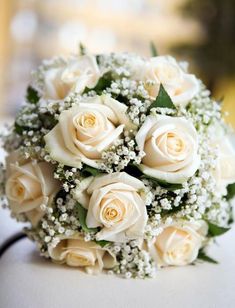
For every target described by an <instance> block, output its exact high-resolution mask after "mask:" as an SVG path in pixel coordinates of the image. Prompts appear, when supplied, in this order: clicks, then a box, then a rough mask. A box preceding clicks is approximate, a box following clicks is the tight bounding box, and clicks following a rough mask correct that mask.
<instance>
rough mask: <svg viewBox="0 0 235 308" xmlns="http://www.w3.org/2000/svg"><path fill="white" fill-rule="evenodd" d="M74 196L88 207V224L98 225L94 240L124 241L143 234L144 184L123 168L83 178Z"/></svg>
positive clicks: (92, 226) (90, 226)
mask: <svg viewBox="0 0 235 308" xmlns="http://www.w3.org/2000/svg"><path fill="white" fill-rule="evenodd" d="M84 181H85V182H84V183H82V185H80V186H79V187H78V188H76V189H75V190H74V198H75V199H76V200H78V202H80V203H81V204H82V205H83V206H84V207H85V208H87V210H88V212H87V218H86V223H87V226H88V227H89V228H96V227H101V230H100V232H98V233H97V235H96V239H97V240H108V241H113V242H125V241H128V240H131V239H139V238H142V237H143V234H144V228H145V225H146V222H147V211H146V207H145V202H144V199H143V198H144V196H143V195H142V193H141V190H143V188H144V184H143V183H142V182H141V181H140V180H138V179H136V178H134V177H132V176H130V175H129V174H127V173H125V172H116V173H113V174H109V175H103V176H99V177H96V178H93V177H90V178H87V179H85V180H84Z"/></svg>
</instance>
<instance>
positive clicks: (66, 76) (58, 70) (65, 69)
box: [43, 55, 100, 100]
mask: <svg viewBox="0 0 235 308" xmlns="http://www.w3.org/2000/svg"><path fill="white" fill-rule="evenodd" d="M99 78H100V71H99V68H98V65H97V63H96V59H95V57H93V56H90V55H84V56H80V57H77V58H75V57H73V58H71V59H70V60H69V61H68V63H66V64H64V65H62V66H59V67H55V68H50V69H48V70H47V71H45V73H44V95H43V98H44V99H53V100H60V99H64V98H65V97H66V96H67V95H68V94H69V93H70V92H71V91H75V92H77V93H81V92H82V91H83V90H84V89H85V88H86V87H88V88H92V87H94V86H95V85H96V83H97V81H98V80H99Z"/></svg>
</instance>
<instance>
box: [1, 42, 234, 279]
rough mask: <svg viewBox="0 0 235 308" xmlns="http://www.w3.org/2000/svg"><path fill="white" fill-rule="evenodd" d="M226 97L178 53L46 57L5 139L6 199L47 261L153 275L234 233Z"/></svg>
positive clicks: (203, 255) (203, 254)
mask: <svg viewBox="0 0 235 308" xmlns="http://www.w3.org/2000/svg"><path fill="white" fill-rule="evenodd" d="M230 135H231V129H230V128H229V127H228V126H226V124H225V123H224V121H223V119H222V112H221V106H220V102H217V101H215V100H214V99H212V98H211V96H210V92H209V91H208V90H207V89H206V87H205V86H204V84H203V83H202V81H201V80H199V79H198V78H197V77H195V75H193V74H190V73H189V72H188V70H187V63H185V62H177V61H176V60H175V59H174V58H173V57H171V56H157V55H156V54H154V55H153V57H151V58H145V57H141V56H138V55H134V54H128V53H119V54H116V53H111V54H98V55H91V54H89V53H88V52H86V50H85V49H84V48H81V51H80V54H78V55H71V56H69V57H67V58H64V57H58V58H53V59H52V60H47V61H43V62H42V64H41V66H39V68H38V69H37V70H36V71H34V72H33V73H32V78H31V82H30V85H29V87H28V89H27V93H26V98H25V102H24V104H23V106H22V108H21V109H20V111H19V113H18V115H17V117H16V119H15V122H14V125H13V126H11V127H8V131H7V133H5V134H4V135H3V136H2V141H3V146H4V149H5V150H6V152H7V153H8V155H7V157H6V163H5V164H2V165H1V171H0V174H1V176H0V178H1V181H0V182H1V185H0V187H1V195H2V197H1V202H2V204H3V206H5V207H8V208H9V209H10V211H11V214H12V216H13V217H14V218H16V219H17V220H18V221H24V222H26V223H27V224H26V227H25V229H24V231H25V232H26V234H27V236H28V237H29V238H30V239H32V240H33V241H35V242H36V244H37V247H38V249H39V251H40V253H41V255H42V256H44V257H46V258H50V259H51V260H52V261H54V262H56V263H58V264H67V265H69V266H73V267H78V268H82V269H84V270H85V271H86V272H88V273H92V274H96V273H100V272H102V271H106V272H107V273H109V274H118V275H121V276H124V277H126V278H131V277H132V278H146V277H153V276H154V275H155V273H156V269H157V268H164V267H167V266H183V265H187V264H192V263H196V262H198V261H200V260H204V261H208V262H213V263H216V261H215V260H214V259H212V258H211V257H209V256H208V255H207V247H208V245H209V244H210V243H211V242H213V240H214V238H215V237H217V236H219V235H221V234H223V233H225V232H226V231H228V230H229V228H230V226H231V223H232V221H233V219H232V204H231V200H232V198H233V196H234V194H235V184H234V182H235V151H234V149H233V147H232V143H231V141H230Z"/></svg>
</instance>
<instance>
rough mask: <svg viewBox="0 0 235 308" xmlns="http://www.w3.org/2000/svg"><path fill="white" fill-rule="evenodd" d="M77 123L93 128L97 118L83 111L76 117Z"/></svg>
mask: <svg viewBox="0 0 235 308" xmlns="http://www.w3.org/2000/svg"><path fill="white" fill-rule="evenodd" d="M78 124H79V125H80V126H81V127H84V128H93V127H95V126H96V125H97V118H96V116H95V115H94V114H92V113H85V114H83V115H82V116H81V117H80V118H79V119H78Z"/></svg>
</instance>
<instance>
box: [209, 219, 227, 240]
mask: <svg viewBox="0 0 235 308" xmlns="http://www.w3.org/2000/svg"><path fill="white" fill-rule="evenodd" d="M207 223H208V227H209V230H208V235H209V236H211V237H213V236H220V235H222V234H224V233H226V232H228V231H229V230H230V228H224V227H220V226H217V225H215V224H213V223H211V222H207Z"/></svg>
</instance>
